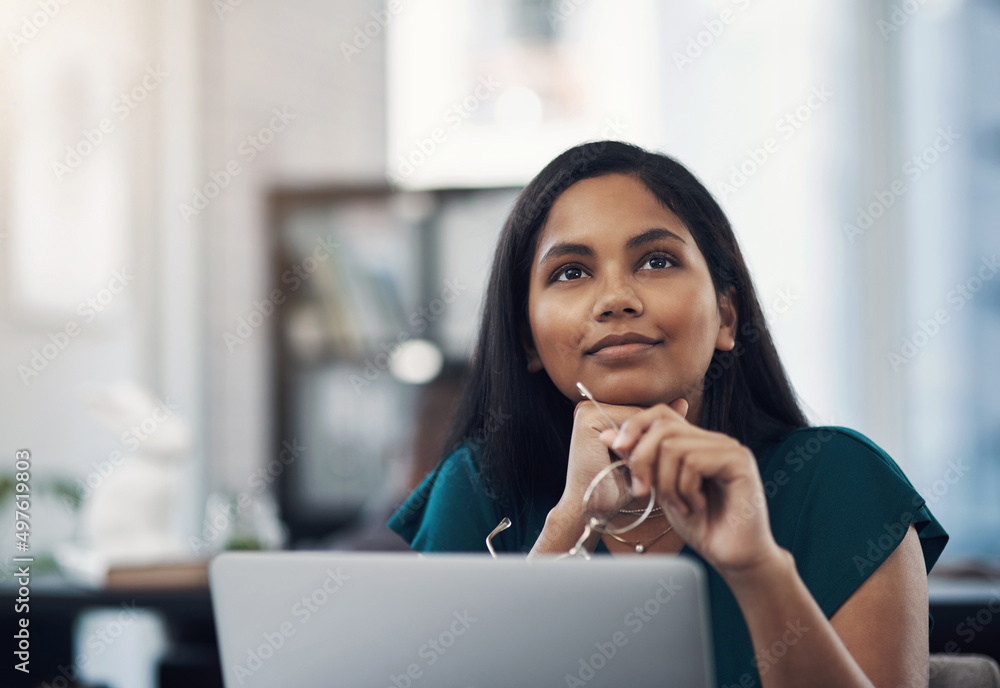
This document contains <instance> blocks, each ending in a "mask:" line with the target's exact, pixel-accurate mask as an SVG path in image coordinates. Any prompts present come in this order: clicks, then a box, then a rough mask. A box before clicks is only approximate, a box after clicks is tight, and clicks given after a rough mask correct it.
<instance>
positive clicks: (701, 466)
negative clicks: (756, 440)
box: [685, 443, 757, 483]
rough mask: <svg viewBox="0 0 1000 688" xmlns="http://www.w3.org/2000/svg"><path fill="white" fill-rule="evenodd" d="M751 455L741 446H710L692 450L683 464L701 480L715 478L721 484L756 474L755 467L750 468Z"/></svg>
mask: <svg viewBox="0 0 1000 688" xmlns="http://www.w3.org/2000/svg"><path fill="white" fill-rule="evenodd" d="M752 457H753V455H752V454H751V453H750V451H749V450H748V449H746V448H745V447H742V446H735V447H728V446H719V445H718V444H715V443H713V444H710V445H706V446H704V447H699V448H697V449H696V450H695V449H694V448H692V451H690V452H689V455H688V456H686V457H685V462H686V463H689V464H690V466H691V469H692V470H696V471H697V472H698V474H699V475H700V476H701V477H702V478H716V479H718V480H719V481H720V482H722V483H727V482H730V481H731V480H734V479H736V478H740V477H745V476H747V475H751V476H752V475H754V474H756V472H757V470H756V467H753V468H750V466H751V461H750V460H752Z"/></svg>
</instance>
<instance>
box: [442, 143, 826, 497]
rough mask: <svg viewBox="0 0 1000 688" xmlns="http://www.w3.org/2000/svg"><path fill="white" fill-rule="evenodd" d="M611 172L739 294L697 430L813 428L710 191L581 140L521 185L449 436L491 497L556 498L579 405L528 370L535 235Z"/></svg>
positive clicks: (672, 170)
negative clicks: (645, 192)
mask: <svg viewBox="0 0 1000 688" xmlns="http://www.w3.org/2000/svg"><path fill="white" fill-rule="evenodd" d="M607 174H627V175H631V176H633V177H635V178H636V179H638V180H639V181H641V182H642V183H643V184H645V186H646V187H647V188H648V189H649V190H650V191H651V192H652V193H653V194H654V195H655V196H656V197H657V199H659V201H660V203H662V204H663V206H664V207H666V208H668V209H669V210H670V211H671V212H673V213H674V214H675V215H677V217H679V218H680V219H681V220H682V221H683V222H684V224H685V226H686V227H687V228H688V230H689V231H690V232H691V235H692V236H693V237H694V240H695V242H696V243H697V245H698V248H699V249H700V250H701V253H702V255H704V257H705V261H706V263H707V264H708V270H709V272H710V273H711V275H712V282H713V284H714V286H715V292H716V298H717V299H718V295H720V294H725V293H728V294H731V295H733V296H735V297H736V301H737V303H736V305H737V316H738V321H737V322H738V326H737V333H736V345H735V347H734V348H733V350H732V351H728V352H723V351H718V350H717V351H715V353H714V354H713V356H712V361H711V364H710V366H709V368H708V371H707V373H706V375H705V379H704V382H703V385H702V388H703V390H704V393H703V398H702V415H701V419H700V425H701V427H704V428H706V429H708V430H715V431H718V432H723V433H726V434H727V435H730V436H732V437H734V438H736V439H737V440H739V441H740V442H742V443H743V444H745V445H747V446H748V447H750V448H751V449H753V450H754V451H759V449H761V448H762V447H764V446H766V445H767V444H769V443H771V442H774V441H777V440H778V439H779V438H781V437H782V436H784V435H785V434H787V433H788V432H790V431H792V430H794V429H796V428H800V427H805V426H807V425H808V422H807V421H806V418H805V416H804V415H803V413H802V410H801V409H800V408H799V405H798V402H797V400H796V398H795V394H794V392H793V391H792V388H791V385H790V384H789V382H788V378H787V376H786V375H785V371H784V369H783V368H782V365H781V361H780V360H779V358H778V353H777V350H776V349H775V347H774V343H773V342H772V340H771V335H770V333H769V332H768V329H767V324H766V322H765V320H764V316H763V313H762V311H761V307H760V303H759V301H758V298H757V294H756V290H755V289H754V285H753V282H752V281H751V279H750V273H749V271H748V270H747V266H746V262H745V261H744V260H743V255H742V253H741V252H740V249H739V246H738V244H737V242H736V237H735V235H734V234H733V230H732V227H731V226H730V224H729V220H728V219H727V218H726V216H725V214H724V213H723V212H722V208H720V207H719V204H718V203H717V202H716V201H715V199H714V198H713V197H712V195H711V194H710V193H709V192H708V190H707V189H706V188H705V187H704V186H703V185H702V184H701V182H699V181H698V180H697V179H696V178H695V176H694V175H693V174H691V172H689V171H688V170H687V169H686V168H685V167H684V166H683V165H681V164H680V163H679V162H677V161H676V160H674V159H673V158H671V157H669V156H667V155H663V154H660V153H654V152H649V151H646V150H643V149H642V148H639V147H638V146H634V145H631V144H627V143H622V142H619V141H597V142H591V143H584V144H582V145H579V146H575V147H574V148H570V149H569V150H567V151H566V152H564V153H562V154H561V155H559V156H558V157H557V158H556V159H555V160H553V161H552V162H550V163H549V164H548V165H546V166H545V169H543V170H542V171H541V172H539V173H538V175H537V176H536V177H535V178H534V179H532V180H531V182H530V183H529V184H528V185H527V186H526V187H524V189H523V190H522V191H521V193H520V195H519V196H518V198H517V201H516V202H515V204H514V207H513V209H512V210H511V213H510V216H509V217H508V218H507V221H506V223H505V225H504V228H503V232H502V233H501V235H500V238H499V241H498V243H497V248H496V254H495V256H494V259H493V267H492V269H491V272H490V278H489V282H488V288H487V291H486V300H485V302H484V305H483V311H482V321H481V324H480V329H479V338H478V342H477V344H476V348H475V352H474V354H473V356H472V360H471V364H470V368H469V371H468V374H467V376H466V379H465V382H464V385H463V388H462V391H461V395H460V399H459V402H458V406H457V408H458V411H457V413H456V414H455V416H454V417H453V419H452V424H451V428H450V431H449V434H448V437H447V439H446V441H445V447H444V454H443V456H448V455H449V454H450V453H451V452H452V451H454V450H455V449H457V448H458V447H459V446H461V445H462V444H463V443H466V442H473V443H477V444H479V445H480V447H481V450H482V455H481V463H480V478H481V479H482V480H483V484H484V485H485V487H486V488H487V490H488V491H489V492H490V494H491V496H492V497H493V498H494V499H496V500H498V501H500V502H503V503H508V504H512V503H513V502H512V500H513V499H515V498H517V497H520V499H521V501H522V503H526V504H527V505H528V506H530V504H531V503H532V502H533V501H535V500H543V501H544V502H545V503H549V504H554V503H555V502H556V501H558V499H559V497H560V495H561V494H562V491H563V488H564V486H565V482H566V469H567V461H568V456H569V440H570V435H571V432H572V429H573V410H574V408H575V405H576V403H575V402H574V401H571V400H569V399H567V398H566V397H565V396H564V395H563V394H562V392H560V391H559V389H558V388H557V387H556V386H555V385H554V384H553V383H552V380H551V379H550V378H549V376H548V374H547V373H545V372H544V371H542V372H539V373H534V374H532V373H529V372H528V370H527V357H526V354H525V351H524V348H523V346H522V344H521V339H520V331H521V328H522V326H523V327H527V326H528V325H527V323H528V284H529V279H530V272H531V267H532V261H533V259H534V254H535V249H536V243H537V240H538V235H539V233H540V232H541V229H542V227H543V226H544V224H545V221H546V218H547V217H548V213H549V210H550V209H551V207H552V205H553V203H554V202H555V200H556V198H558V197H559V195H560V194H561V193H562V192H563V191H565V190H566V189H567V188H569V187H570V186H571V185H572V184H574V183H575V182H578V181H580V180H582V179H588V178H592V177H600V176H603V175H607Z"/></svg>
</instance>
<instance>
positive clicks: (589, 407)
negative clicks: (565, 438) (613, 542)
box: [556, 399, 642, 523]
mask: <svg viewBox="0 0 1000 688" xmlns="http://www.w3.org/2000/svg"><path fill="white" fill-rule="evenodd" d="M601 408H602V409H604V411H605V412H606V413H607V414H608V415H609V416H610V417H611V419H612V420H614V421H615V423H616V424H617V425H618V426H619V427H621V424H622V423H624V422H625V420H626V419H627V418H628V417H629V416H632V415H635V414H636V413H638V412H639V411H641V410H642V407H640V406H616V405H614V404H604V403H602V404H601ZM605 430H612V431H614V428H613V427H612V426H611V424H610V423H608V420H607V418H605V417H604V414H603V413H601V411H600V410H599V409H598V408H597V406H596V405H595V404H594V402H592V401H590V400H589V399H584V400H582V401H581V402H580V403H578V404H577V405H576V409H575V410H574V412H573V434H572V436H571V438H570V443H569V462H568V467H567V471H566V487H565V488H564V489H563V494H562V497H561V498H560V500H559V504H558V505H557V506H556V509H557V510H559V512H560V513H561V514H563V515H564V516H566V517H570V518H572V519H573V520H575V521H578V522H582V523H585V522H586V521H587V520H588V519H589V518H590V517H591V516H593V517H596V518H598V519H602V520H610V519H611V518H612V517H613V516H614V515H615V514H617V513H618V510H619V509H621V508H623V507H624V506H625V505H626V504H628V503H629V502H630V501H632V496H631V491H630V490H629V489H628V486H627V485H626V484H625V482H624V481H623V480H618V481H616V480H614V479H613V476H608V477H606V478H605V479H603V480H601V482H600V484H599V486H598V488H597V489H596V490H595V491H594V494H593V495H591V497H590V501H589V509H588V512H587V513H586V514H585V513H584V512H583V495H584V493H585V492H586V490H587V488H588V487H589V486H590V483H591V482H592V481H593V479H594V477H595V476H596V475H597V474H598V473H599V472H600V471H601V470H602V469H604V468H606V467H607V466H608V465H609V464H610V463H611V462H612V461H616V460H617V459H618V457H616V456H614V455H613V454H611V452H610V450H609V449H608V447H607V445H606V444H603V443H602V442H601V441H600V440H599V439H598V438H599V437H600V435H601V433H602V432H604V431H605ZM615 474H616V475H617V476H618V477H619V478H621V477H622V476H623V475H624V473H623V472H622V471H620V470H619V471H616V472H615Z"/></svg>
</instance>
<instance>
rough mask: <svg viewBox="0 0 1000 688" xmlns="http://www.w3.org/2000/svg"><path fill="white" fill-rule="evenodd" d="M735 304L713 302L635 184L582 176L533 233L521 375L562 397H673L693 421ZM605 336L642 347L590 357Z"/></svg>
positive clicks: (621, 178) (705, 281)
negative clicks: (538, 378) (582, 388)
mask: <svg viewBox="0 0 1000 688" xmlns="http://www.w3.org/2000/svg"><path fill="white" fill-rule="evenodd" d="M734 306H735V304H731V303H730V301H729V300H728V299H726V298H723V299H721V301H718V302H717V300H716V293H715V288H714V286H713V285H712V279H711V276H710V274H709V271H708V265H707V264H706V263H705V258H704V257H703V256H702V254H701V251H699V250H698V246H697V245H696V244H695V241H694V238H693V237H692V236H691V233H690V232H689V231H688V230H687V228H686V227H685V226H684V223H683V222H682V221H681V220H680V218H678V217H677V216H676V215H674V214H673V213H672V212H670V211H669V210H667V209H666V208H664V207H663V206H662V205H661V204H660V202H659V201H658V200H657V199H656V196H654V195H653V193H652V192H651V191H650V190H649V189H647V188H646V186H645V185H644V184H643V183H642V182H640V181H639V180H637V179H635V178H634V177H631V176H628V175H624V174H610V175H606V176H602V177H596V178H592V179H584V180H582V181H579V182H576V183H575V184H573V185H572V186H570V187H569V188H568V189H566V191H564V192H563V193H562V195H560V196H559V198H557V199H556V201H555V203H554V204H553V206H552V209H551V211H550V212H549V216H548V219H547V221H546V223H545V226H544V227H543V228H542V231H541V232H540V233H539V235H538V241H537V244H536V248H535V255H534V258H533V260H532V268H531V277H530V285H529V290H528V318H529V324H530V328H531V331H530V336H529V334H528V333H527V332H526V331H524V330H522V332H521V336H522V342H523V343H524V347H525V351H526V353H527V355H528V369H529V370H530V371H532V372H536V371H540V370H543V369H544V370H545V372H546V373H548V375H549V377H550V378H551V379H552V382H553V383H554V384H555V386H556V387H557V388H559V390H560V391H561V392H562V393H563V394H565V395H566V397H567V398H569V399H571V400H573V401H580V400H582V397H581V395H580V392H579V391H578V390H577V388H576V383H577V382H578V381H579V382H583V384H584V385H586V386H587V388H588V389H589V390H590V392H591V393H592V394H593V395H594V397H595V398H596V399H597V400H598V401H603V402H607V403H610V404H621V405H635V406H643V407H649V406H653V405H655V404H658V403H661V402H662V403H670V402H672V401H674V400H675V399H677V398H678V397H681V396H683V397H684V398H685V399H687V401H688V404H689V405H690V408H689V410H688V414H687V418H688V420H690V421H691V422H694V423H697V422H698V419H699V418H700V414H701V392H700V389H701V384H700V383H701V381H702V379H703V378H704V376H705V372H706V371H707V370H708V366H709V364H710V363H711V360H712V353H713V351H715V350H716V349H720V350H724V351H728V350H731V349H732V348H733V346H734V344H735V339H734V337H735V332H736V324H737V323H736V322H735V307H734ZM608 335H637V336H638V338H641V339H642V341H641V342H637V343H629V344H625V345H622V346H614V347H605V348H603V349H600V350H598V349H597V347H598V346H600V340H602V339H603V338H605V337H607V336H608Z"/></svg>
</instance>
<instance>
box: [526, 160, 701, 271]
mask: <svg viewBox="0 0 1000 688" xmlns="http://www.w3.org/2000/svg"><path fill="white" fill-rule="evenodd" d="M655 228H663V229H666V230H667V231H668V232H669V233H671V234H674V235H676V236H678V237H679V238H680V239H681V240H682V241H683V242H684V243H685V244H687V245H693V239H692V237H691V233H690V232H689V231H688V229H687V227H686V226H685V225H684V222H683V221H682V220H681V219H680V218H679V217H677V215H675V214H674V213H673V212H671V211H670V210H669V209H668V208H666V207H664V206H663V204H662V203H660V201H659V199H658V198H657V197H656V196H655V195H654V194H653V192H652V191H650V190H649V189H648V188H647V187H646V186H645V184H643V183H642V182H641V181H639V180H638V179H636V178H635V177H632V176H628V175H622V174H613V175H606V176H602V177H594V178H591V179H584V180H581V181H579V182H576V183H575V184H573V185H572V186H570V187H569V188H567V189H566V190H565V191H564V192H563V193H562V194H561V195H560V196H559V197H558V198H557V199H556V200H555V202H554V203H553V205H552V209H551V210H550V211H549V214H548V217H547V219H546V222H545V224H544V225H543V226H542V229H541V231H540V232H539V236H538V240H537V242H536V244H535V245H536V250H535V262H536V264H537V263H539V262H540V261H541V259H542V258H543V256H545V255H547V254H548V253H549V252H550V251H551V250H552V248H553V247H555V246H557V245H558V244H574V245H588V246H590V247H591V248H593V249H594V250H595V251H596V250H600V248H601V247H602V246H605V245H611V246H615V247H616V248H618V247H620V246H624V245H625V244H626V243H627V242H628V241H629V240H630V239H632V238H634V237H635V236H637V235H638V234H641V233H643V232H646V231H647V230H650V229H655Z"/></svg>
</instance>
